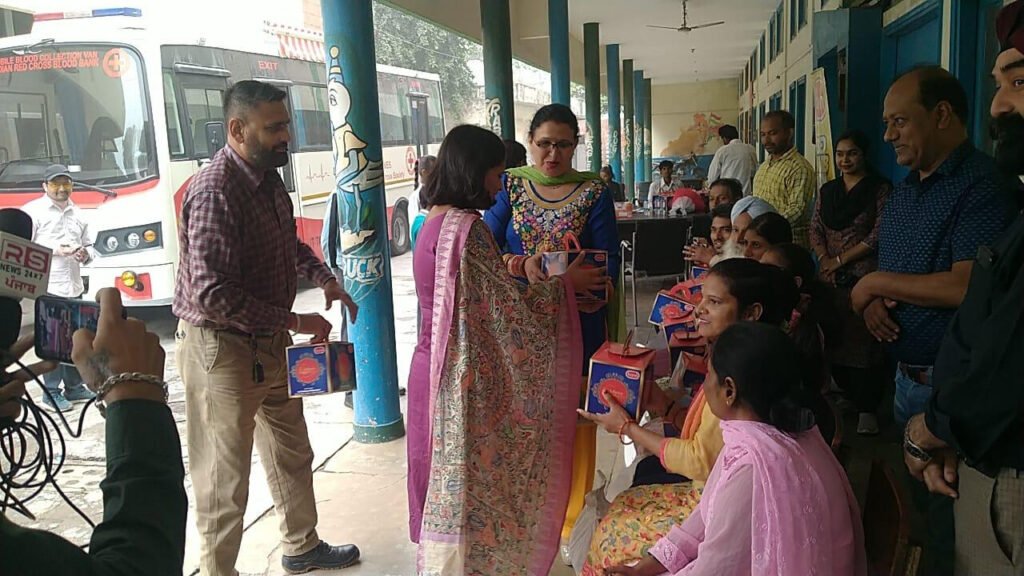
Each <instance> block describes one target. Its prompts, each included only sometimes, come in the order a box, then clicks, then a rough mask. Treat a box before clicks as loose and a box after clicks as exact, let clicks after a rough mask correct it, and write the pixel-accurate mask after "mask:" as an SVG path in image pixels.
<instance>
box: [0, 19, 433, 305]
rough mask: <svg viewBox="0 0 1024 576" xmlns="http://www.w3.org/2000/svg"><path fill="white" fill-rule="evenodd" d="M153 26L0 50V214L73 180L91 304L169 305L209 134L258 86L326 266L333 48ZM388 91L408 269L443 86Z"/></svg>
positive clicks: (396, 239)
mask: <svg viewBox="0 0 1024 576" xmlns="http://www.w3.org/2000/svg"><path fill="white" fill-rule="evenodd" d="M144 22H145V21H144V20H143V19H142V18H141V12H140V11H139V10H137V9H134V8H114V9H105V10H92V11H87V12H81V13H55V14H54V13H51V14H37V15H36V16H35V22H34V25H33V29H32V32H31V33H30V34H28V35H22V36H13V37H9V38H3V39H0V207H19V206H22V205H24V204H25V203H26V202H29V201H30V200H33V199H35V198H38V197H39V196H40V195H41V194H42V189H41V185H40V182H41V175H42V173H43V170H44V169H45V167H46V166H47V165H48V164H51V163H61V164H66V165H68V167H69V169H70V170H71V172H73V175H74V177H75V181H76V192H75V194H74V196H73V199H74V201H75V202H76V203H77V204H78V205H79V206H82V207H83V208H85V209H87V217H88V221H89V225H90V227H91V228H92V229H93V230H94V231H95V235H96V246H95V248H96V253H97V255H98V257H97V258H95V259H94V261H93V262H92V263H91V264H90V266H88V267H87V269H86V270H85V271H84V273H83V275H85V276H87V277H88V281H87V294H88V295H90V296H91V295H92V294H94V293H95V292H96V290H98V289H100V288H105V287H117V288H118V289H119V290H121V292H122V293H123V294H124V296H125V300H126V303H128V304H129V305H137V306H157V305H167V304H170V302H171V300H172V298H173V294H174V283H175V274H176V266H177V257H178V245H177V233H178V231H177V214H178V211H179V209H180V205H181V201H182V199H183V195H184V193H185V190H186V189H187V187H188V184H189V182H190V181H191V179H192V177H193V176H194V175H195V174H196V172H198V170H199V169H200V168H201V167H202V166H203V165H204V164H205V163H206V162H207V161H208V160H209V157H210V153H209V148H210V142H209V140H208V136H207V126H208V125H214V126H215V125H216V123H218V122H220V121H222V120H223V112H222V95H223V93H224V91H225V90H226V89H227V87H228V86H229V85H230V84H231V83H232V82H235V81H238V80H243V79H257V80H263V81H266V82H270V83H273V84H275V85H276V86H278V87H280V88H281V89H283V90H285V91H287V93H288V100H287V101H288V105H289V107H290V110H291V114H292V144H291V146H290V151H291V161H290V162H289V163H288V165H287V166H286V167H285V168H283V169H282V175H283V177H284V181H285V183H286V185H287V187H288V190H289V192H290V193H291V198H292V202H293V204H294V205H295V217H296V221H297V224H298V226H299V231H300V234H301V237H302V238H303V239H304V240H305V241H306V242H307V243H308V244H309V245H310V246H311V247H312V248H313V249H314V250H315V251H317V253H319V251H320V231H321V229H322V225H323V216H324V212H325V207H326V203H327V200H328V198H329V196H330V194H331V192H332V190H333V189H334V174H333V165H334V162H333V153H332V151H331V126H330V119H329V115H328V111H327V88H326V66H325V65H324V63H323V54H324V52H323V49H322V42H321V43H319V45H318V44H317V39H316V36H315V35H314V34H312V33H307V34H306V37H304V38H300V37H298V36H295V35H294V34H293V33H292V32H291V31H290V30H283V29H276V28H273V27H270V28H268V29H266V30H262V31H254V34H266V35H267V41H265V42H263V46H265V47H266V48H265V49H262V50H261V49H259V48H257V49H253V47H252V43H250V44H249V45H247V46H245V50H235V49H232V48H231V47H230V46H217V45H214V43H212V42H208V41H205V40H201V39H200V38H199V37H198V35H197V36H196V37H195V38H191V37H185V34H186V33H181V32H177V31H176V32H174V35H175V37H171V38H168V37H167V34H166V33H157V32H155V31H151V30H147V29H146V26H145V25H144ZM299 40H301V42H299ZM296 46H300V47H301V48H302V49H301V50H298V51H297V50H296ZM318 46H319V50H317V47H318ZM285 56H287V57H285ZM377 81H378V89H379V94H380V123H381V134H382V145H383V156H384V157H383V164H384V171H385V189H386V191H387V201H388V228H389V230H388V232H389V237H390V239H391V248H392V254H400V253H403V252H405V251H407V250H408V249H409V222H410V216H411V215H414V214H415V211H416V205H417V202H416V199H415V198H410V196H411V194H410V193H411V192H412V186H413V175H414V174H413V172H414V170H413V165H414V163H415V160H416V158H417V157H419V156H422V155H425V154H432V153H436V151H437V149H438V147H439V146H440V142H441V140H442V138H443V137H444V133H445V128H444V116H443V113H442V109H443V108H442V100H441V98H442V95H441V88H440V79H439V78H438V76H437V75H434V74H428V73H423V72H415V71H411V70H404V69H399V68H393V67H388V66H381V65H378V67H377ZM410 204H411V206H412V207H411V208H410ZM410 212H411V213H412V214H410Z"/></svg>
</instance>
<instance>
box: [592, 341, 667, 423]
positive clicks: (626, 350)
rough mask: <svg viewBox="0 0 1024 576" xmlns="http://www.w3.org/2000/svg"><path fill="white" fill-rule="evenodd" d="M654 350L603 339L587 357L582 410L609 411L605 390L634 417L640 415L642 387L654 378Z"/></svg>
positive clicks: (604, 412)
mask: <svg viewBox="0 0 1024 576" xmlns="http://www.w3.org/2000/svg"><path fill="white" fill-rule="evenodd" d="M653 361H654V350H652V349H650V348H640V347H637V346H630V345H629V338H627V342H626V344H617V343H614V342H605V343H604V344H602V345H601V347H600V348H598V349H597V352H595V353H594V355H593V356H592V357H591V359H590V376H589V378H588V383H587V400H586V405H585V410H586V411H587V412H590V413H591V414H606V413H607V412H608V411H609V408H608V405H607V403H606V402H605V400H604V393H605V392H606V391H607V392H608V393H610V394H611V396H612V398H614V399H615V401H616V402H618V403H619V405H620V406H622V407H623V408H625V410H626V412H628V413H629V415H630V416H631V417H632V418H633V419H634V420H639V419H640V414H641V410H642V409H643V407H642V406H641V404H642V400H643V395H644V390H646V388H647V386H649V385H652V384H653V382H654V369H653V368H654V366H653Z"/></svg>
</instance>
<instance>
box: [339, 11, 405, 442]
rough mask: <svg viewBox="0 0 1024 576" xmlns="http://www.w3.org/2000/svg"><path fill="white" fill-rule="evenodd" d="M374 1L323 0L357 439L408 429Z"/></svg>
mask: <svg viewBox="0 0 1024 576" xmlns="http://www.w3.org/2000/svg"><path fill="white" fill-rule="evenodd" d="M372 4H373V2H372V0H323V1H322V3H321V9H322V11H323V19H324V49H325V51H326V54H325V56H326V61H327V94H328V102H329V105H328V111H329V112H330V119H331V129H332V131H333V143H334V144H333V147H334V181H335V188H334V193H335V194H337V195H338V202H337V203H336V204H337V206H338V207H339V211H340V219H339V220H340V225H341V247H342V254H343V258H344V260H343V269H344V280H345V290H346V291H347V292H348V293H349V294H350V295H351V296H352V299H353V300H355V301H356V303H357V304H359V318H358V321H357V322H356V323H351V322H350V323H349V325H348V334H349V338H350V340H351V341H352V343H353V344H355V355H356V380H357V382H358V384H359V387H358V388H357V389H356V391H355V397H354V406H355V424H354V427H355V432H354V437H355V439H356V441H358V442H365V443H378V442H387V441H390V440H394V439H396V438H401V437H402V436H404V435H405V426H404V424H403V422H402V412H401V408H400V407H399V404H398V367H397V362H396V358H395V307H394V300H393V298H392V294H391V255H390V247H389V243H388V228H387V202H386V201H385V198H384V171H383V169H382V164H381V158H382V156H381V146H380V109H379V106H378V104H377V64H376V62H377V57H376V54H375V51H374V46H373V6H372Z"/></svg>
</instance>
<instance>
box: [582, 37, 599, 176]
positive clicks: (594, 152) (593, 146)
mask: <svg viewBox="0 0 1024 576" xmlns="http://www.w3.org/2000/svg"><path fill="white" fill-rule="evenodd" d="M583 78H584V85H585V88H586V98H587V152H588V154H587V157H588V158H590V171H591V172H597V171H598V170H600V169H601V25H600V24H598V23H597V22H587V23H586V24H584V25H583Z"/></svg>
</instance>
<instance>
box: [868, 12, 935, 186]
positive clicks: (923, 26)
mask: <svg viewBox="0 0 1024 576" xmlns="http://www.w3.org/2000/svg"><path fill="white" fill-rule="evenodd" d="M884 34H885V38H884V40H883V44H884V45H883V46H882V70H881V78H882V79H883V81H884V82H883V84H882V95H881V97H882V98H883V99H884V98H885V93H886V92H887V91H888V90H889V85H890V84H892V81H893V80H894V79H895V78H896V77H897V76H899V75H900V74H902V73H904V72H906V71H908V70H910V69H911V68H914V67H915V66H920V65H926V64H939V63H940V62H941V61H942V2H941V1H940V0H928V1H927V2H924V3H923V4H921V5H919V6H918V7H917V8H914V9H913V10H911V11H910V12H908V13H907V14H906V15H905V16H903V17H902V18H900V19H899V20H897V21H896V22H893V23H892V24H891V25H889V26H887V27H886V28H885V30H884ZM880 157H881V159H882V165H881V166H879V168H880V170H881V172H882V173H883V174H885V175H887V176H888V177H889V178H891V179H892V181H893V182H898V181H900V180H902V179H903V178H905V177H906V175H907V172H908V170H907V169H906V168H904V167H902V166H900V165H898V164H896V155H895V153H893V151H892V146H890V145H888V144H885V145H883V147H882V154H881V155H880Z"/></svg>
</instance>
